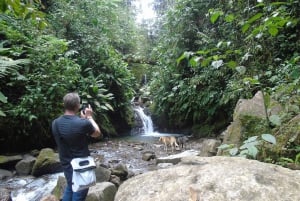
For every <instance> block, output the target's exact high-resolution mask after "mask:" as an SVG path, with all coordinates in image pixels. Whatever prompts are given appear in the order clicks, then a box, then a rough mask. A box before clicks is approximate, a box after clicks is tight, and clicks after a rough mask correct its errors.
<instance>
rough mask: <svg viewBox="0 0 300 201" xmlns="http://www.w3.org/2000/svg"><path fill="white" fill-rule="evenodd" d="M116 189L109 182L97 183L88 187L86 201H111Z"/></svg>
mask: <svg viewBox="0 0 300 201" xmlns="http://www.w3.org/2000/svg"><path fill="white" fill-rule="evenodd" d="M116 192H117V188H116V186H115V185H114V184H112V183H110V182H101V183H97V184H96V185H95V186H92V187H90V189H89V193H88V195H87V197H86V201H113V200H114V197H115V195H116Z"/></svg>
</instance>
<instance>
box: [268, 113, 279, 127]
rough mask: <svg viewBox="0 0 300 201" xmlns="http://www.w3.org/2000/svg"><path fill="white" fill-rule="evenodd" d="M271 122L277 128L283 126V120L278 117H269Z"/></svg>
mask: <svg viewBox="0 0 300 201" xmlns="http://www.w3.org/2000/svg"><path fill="white" fill-rule="evenodd" d="M269 120H270V122H271V123H272V124H274V125H276V126H280V125H281V118H280V117H279V116H278V115H271V116H270V117H269Z"/></svg>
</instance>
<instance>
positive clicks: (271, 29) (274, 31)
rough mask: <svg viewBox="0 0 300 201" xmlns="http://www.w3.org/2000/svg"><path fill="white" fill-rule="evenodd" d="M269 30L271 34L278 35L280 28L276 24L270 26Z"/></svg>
mask: <svg viewBox="0 0 300 201" xmlns="http://www.w3.org/2000/svg"><path fill="white" fill-rule="evenodd" d="M268 32H269V33H270V34H271V36H277V34H278V29H277V28H276V27H274V26H271V27H269V29H268Z"/></svg>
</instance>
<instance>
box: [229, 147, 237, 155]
mask: <svg viewBox="0 0 300 201" xmlns="http://www.w3.org/2000/svg"><path fill="white" fill-rule="evenodd" d="M238 151H239V149H238V148H236V147H235V148H232V149H230V150H229V153H230V155H231V156H235V155H237V153H238Z"/></svg>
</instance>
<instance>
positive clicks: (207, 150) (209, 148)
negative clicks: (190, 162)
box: [199, 139, 221, 156]
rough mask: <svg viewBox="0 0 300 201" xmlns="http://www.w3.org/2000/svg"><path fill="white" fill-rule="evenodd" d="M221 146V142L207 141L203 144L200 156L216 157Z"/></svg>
mask: <svg viewBox="0 0 300 201" xmlns="http://www.w3.org/2000/svg"><path fill="white" fill-rule="evenodd" d="M220 145H221V141H220V140H216V139H205V140H203V142H202V146H201V148H200V154H199V156H215V155H216V154H217V151H218V149H217V147H218V146H220Z"/></svg>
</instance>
